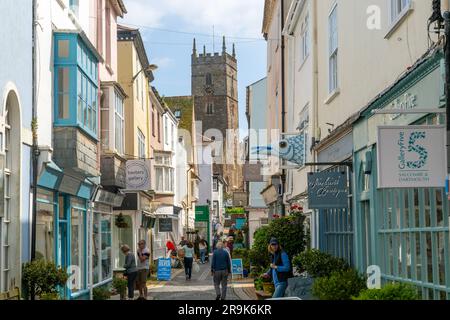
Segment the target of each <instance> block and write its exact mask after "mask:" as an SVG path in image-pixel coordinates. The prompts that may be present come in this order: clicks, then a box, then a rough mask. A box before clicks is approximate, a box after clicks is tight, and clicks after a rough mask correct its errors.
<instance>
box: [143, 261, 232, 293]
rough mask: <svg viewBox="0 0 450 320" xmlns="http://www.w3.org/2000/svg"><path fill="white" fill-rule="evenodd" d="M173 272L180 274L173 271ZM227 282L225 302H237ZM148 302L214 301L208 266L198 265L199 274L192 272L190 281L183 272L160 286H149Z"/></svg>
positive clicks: (176, 270) (177, 270) (207, 264)
mask: <svg viewBox="0 0 450 320" xmlns="http://www.w3.org/2000/svg"><path fill="white" fill-rule="evenodd" d="M174 272H177V273H178V272H180V270H179V269H175V270H174ZM230 282H231V281H229V282H228V292H227V298H226V299H227V300H239V297H238V296H237V295H236V294H235V293H234V290H233V288H232V287H231V283H230ZM148 294H149V300H215V298H216V293H215V290H214V284H213V279H212V276H211V269H210V264H209V263H206V264H204V265H202V264H200V272H198V273H195V272H192V279H191V280H190V281H187V280H186V276H185V274H184V270H182V272H180V273H178V274H177V275H176V276H175V277H174V278H173V279H172V280H171V281H169V282H165V283H162V284H160V285H154V286H150V288H149V290H148Z"/></svg>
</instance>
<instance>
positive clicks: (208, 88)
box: [205, 86, 214, 95]
mask: <svg viewBox="0 0 450 320" xmlns="http://www.w3.org/2000/svg"><path fill="white" fill-rule="evenodd" d="M205 93H206V94H207V95H213V94H214V89H213V87H212V86H205Z"/></svg>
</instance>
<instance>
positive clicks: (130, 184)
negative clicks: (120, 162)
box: [126, 160, 152, 191]
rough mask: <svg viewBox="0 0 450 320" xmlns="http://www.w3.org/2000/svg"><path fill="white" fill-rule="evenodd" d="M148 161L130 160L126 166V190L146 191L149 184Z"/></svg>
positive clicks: (148, 188) (149, 169)
mask: <svg viewBox="0 0 450 320" xmlns="http://www.w3.org/2000/svg"><path fill="white" fill-rule="evenodd" d="M150 174H151V164H150V160H130V161H127V164H126V189H127V190H129V191H148V190H151V189H152V186H151V182H150Z"/></svg>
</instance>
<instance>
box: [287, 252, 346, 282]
mask: <svg viewBox="0 0 450 320" xmlns="http://www.w3.org/2000/svg"><path fill="white" fill-rule="evenodd" d="M292 264H293V265H294V266H295V267H297V270H298V271H299V272H305V271H306V272H307V273H308V274H309V275H310V276H311V277H313V278H320V277H328V276H330V275H331V273H332V272H334V271H345V270H348V269H349V268H350V266H349V265H348V263H347V262H346V261H345V260H343V259H341V258H336V257H333V256H332V255H330V254H328V253H324V252H321V251H319V250H316V249H312V250H307V251H305V252H302V253H300V254H299V255H297V256H295V257H294V259H293V260H292Z"/></svg>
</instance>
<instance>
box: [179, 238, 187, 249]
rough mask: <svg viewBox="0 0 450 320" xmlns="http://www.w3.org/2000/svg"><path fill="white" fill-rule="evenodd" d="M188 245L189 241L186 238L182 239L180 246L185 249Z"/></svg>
mask: <svg viewBox="0 0 450 320" xmlns="http://www.w3.org/2000/svg"><path fill="white" fill-rule="evenodd" d="M187 243H188V241H187V240H186V239H185V238H184V236H182V237H181V241H180V243H179V244H178V245H179V246H180V247H184V246H185V245H186V244H187Z"/></svg>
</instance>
